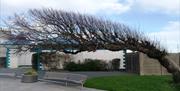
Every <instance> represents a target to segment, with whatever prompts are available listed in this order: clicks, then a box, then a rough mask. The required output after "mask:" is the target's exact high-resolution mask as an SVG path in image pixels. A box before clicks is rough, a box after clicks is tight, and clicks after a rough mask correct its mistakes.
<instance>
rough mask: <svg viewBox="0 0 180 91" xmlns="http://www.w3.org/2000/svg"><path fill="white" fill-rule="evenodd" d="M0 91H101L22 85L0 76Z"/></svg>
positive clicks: (45, 83) (58, 86) (46, 83)
mask: <svg viewBox="0 0 180 91" xmlns="http://www.w3.org/2000/svg"><path fill="white" fill-rule="evenodd" d="M0 91H102V90H96V89H90V88H83V89H81V87H80V86H74V85H69V86H64V85H62V84H54V83H49V82H36V83H22V82H21V81H20V79H16V78H13V77H3V76H0Z"/></svg>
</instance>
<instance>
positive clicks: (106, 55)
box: [73, 50, 125, 69]
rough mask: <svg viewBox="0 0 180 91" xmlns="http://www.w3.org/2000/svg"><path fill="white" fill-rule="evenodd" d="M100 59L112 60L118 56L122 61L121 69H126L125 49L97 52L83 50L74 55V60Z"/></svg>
mask: <svg viewBox="0 0 180 91" xmlns="http://www.w3.org/2000/svg"><path fill="white" fill-rule="evenodd" d="M88 58H89V59H100V60H105V61H106V62H109V61H111V60H112V59H115V58H118V59H121V61H120V69H125V67H124V65H125V64H124V61H125V60H124V53H123V51H116V52H112V51H108V50H97V51H96V52H87V51H86V52H81V53H78V54H76V55H73V60H74V61H76V62H78V61H79V60H80V61H81V62H82V61H83V60H84V59H88Z"/></svg>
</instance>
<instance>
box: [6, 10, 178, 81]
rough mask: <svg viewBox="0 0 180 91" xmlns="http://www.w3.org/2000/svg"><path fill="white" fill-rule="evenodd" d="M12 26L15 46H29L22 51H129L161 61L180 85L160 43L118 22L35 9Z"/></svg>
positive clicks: (176, 73) (174, 69)
mask: <svg viewBox="0 0 180 91" xmlns="http://www.w3.org/2000/svg"><path fill="white" fill-rule="evenodd" d="M8 26H9V30H11V33H8V35H9V36H10V40H13V41H15V42H13V43H14V44H18V43H19V42H21V41H22V42H24V41H28V43H29V44H28V45H27V44H26V46H19V47H18V49H19V50H20V51H23V50H24V49H26V50H27V49H32V48H37V47H38V48H47V49H53V50H56V51H63V52H65V53H72V54H76V53H79V52H82V51H96V50H98V49H106V50H110V51H119V50H122V49H129V50H133V51H139V52H142V53H144V54H146V55H147V56H149V57H150V58H154V59H157V60H158V62H159V63H160V64H161V65H162V66H164V67H165V68H166V69H167V71H168V72H169V73H172V76H173V80H174V82H176V83H180V67H179V66H178V65H177V64H175V63H174V61H173V60H171V59H170V58H169V57H168V52H167V51H166V50H165V49H164V48H163V47H162V46H160V43H159V42H157V41H153V40H151V39H150V38H148V37H146V36H145V35H144V34H143V33H142V32H139V31H136V30H135V29H131V28H130V27H128V26H126V25H123V24H120V23H117V22H111V21H109V20H103V19H100V18H96V17H94V16H90V15H83V14H78V13H73V12H64V11H61V10H53V9H40V10H37V9H33V10H29V13H28V15H26V16H20V15H15V16H14V17H13V18H11V23H8ZM22 42H21V44H23V43H22ZM26 43H27V42H26ZM26 50H25V51H26Z"/></svg>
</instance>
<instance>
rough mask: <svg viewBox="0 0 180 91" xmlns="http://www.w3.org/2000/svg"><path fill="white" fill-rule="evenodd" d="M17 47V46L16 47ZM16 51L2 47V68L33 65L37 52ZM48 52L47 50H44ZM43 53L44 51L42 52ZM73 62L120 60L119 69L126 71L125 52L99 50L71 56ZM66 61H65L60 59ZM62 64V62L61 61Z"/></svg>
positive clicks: (0, 53)
mask: <svg viewBox="0 0 180 91" xmlns="http://www.w3.org/2000/svg"><path fill="white" fill-rule="evenodd" d="M11 46H13V45H11ZM14 46H15V45H14ZM15 50H16V49H13V48H9V47H6V45H1V46H0V59H1V60H0V63H1V64H2V65H3V66H1V67H6V68H17V67H19V66H30V65H32V59H33V54H35V53H36V52H30V51H28V52H25V53H20V54H17V53H15ZM44 51H46V52H47V50H44ZM42 52H43V51H42ZM71 57H72V60H73V61H75V62H78V61H81V62H82V61H84V60H85V59H100V60H104V61H106V62H110V61H111V60H113V59H119V60H120V66H119V69H125V60H124V52H123V51H117V52H112V51H108V50H97V51H96V52H81V53H78V54H75V55H71ZM59 60H64V59H59ZM61 62H62V61H61ZM60 65H61V66H60V68H62V63H60Z"/></svg>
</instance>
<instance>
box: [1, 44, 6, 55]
mask: <svg viewBox="0 0 180 91" xmlns="http://www.w3.org/2000/svg"><path fill="white" fill-rule="evenodd" d="M0 57H6V48H5V47H4V46H3V45H0Z"/></svg>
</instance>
